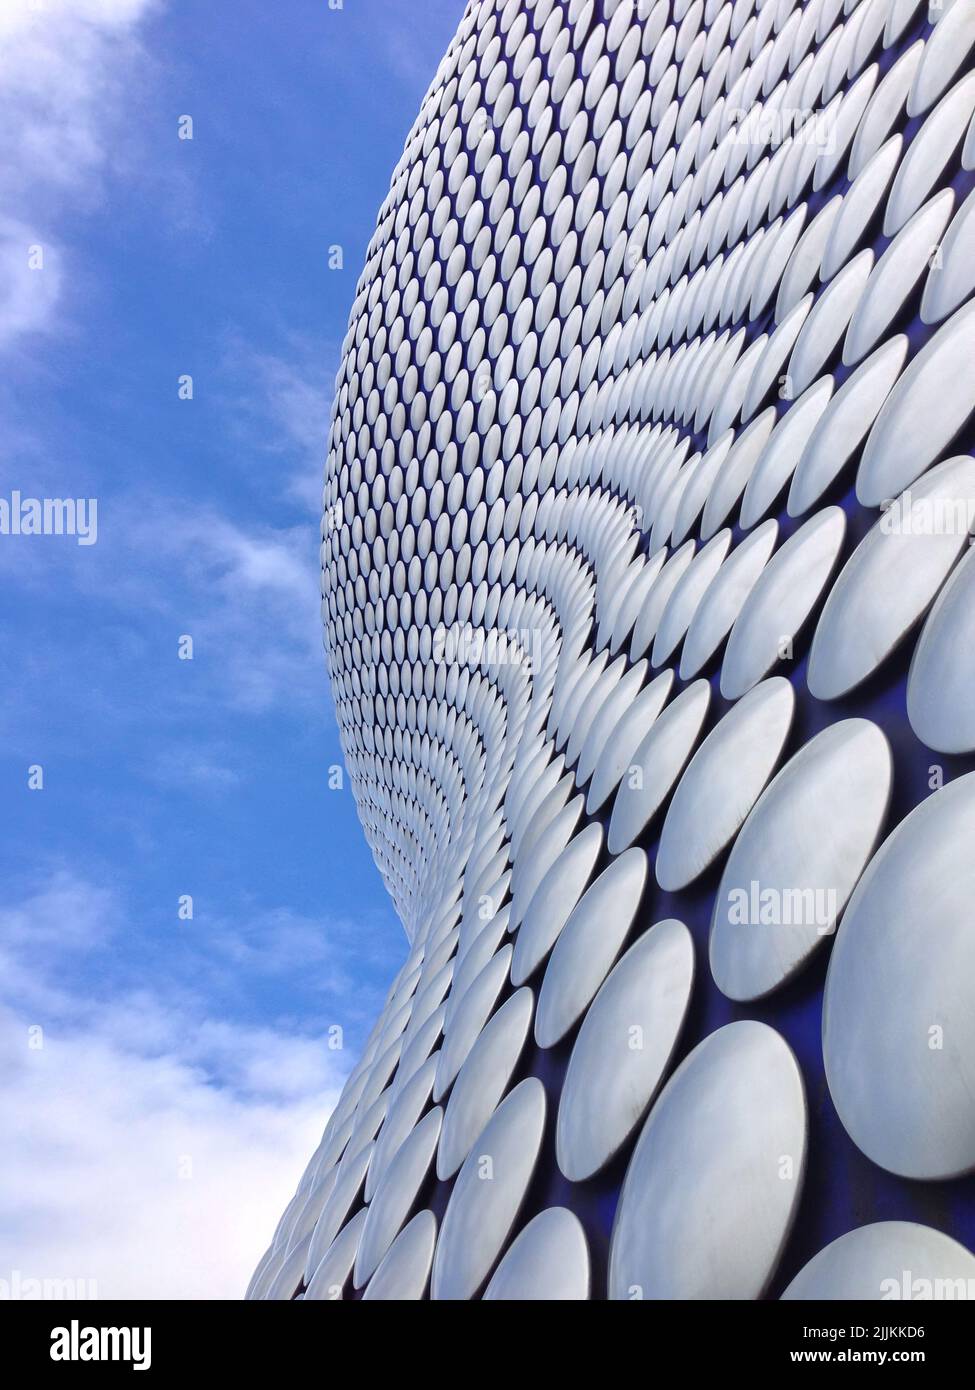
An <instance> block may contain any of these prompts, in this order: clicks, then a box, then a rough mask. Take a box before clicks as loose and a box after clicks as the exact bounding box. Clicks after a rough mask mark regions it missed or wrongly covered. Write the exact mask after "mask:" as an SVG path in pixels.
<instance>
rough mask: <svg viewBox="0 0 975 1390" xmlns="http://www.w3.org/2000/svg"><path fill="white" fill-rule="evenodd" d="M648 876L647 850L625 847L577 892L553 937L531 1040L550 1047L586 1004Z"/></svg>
mask: <svg viewBox="0 0 975 1390" xmlns="http://www.w3.org/2000/svg"><path fill="white" fill-rule="evenodd" d="M646 882H647V856H646V855H645V854H644V853H643V850H641V849H628V850H626V852H625V853H623V854H621V855H620V856H619V858H618V859H614V860H613V862H612V863H611V864H610V866H609V868H607V869H604V870H603V872H602V873H601V874H600V875H599V877H598V878H597V879H596V881H595V882H594V883H593V884H592V886H591V887H590V888H588V889H587V890H586V892H585V893H584V895H583V896H582V898H580V900H579V903H578V905H577V906H576V909H575V911H574V912H573V913H572V916H571V917H570V918H569V920H568V922H566V924H565V927H564V928H563V930H562V934H561V936H560V937H559V939H558V941H557V942H556V943H555V949H554V950H553V952H552V955H551V958H550V959H549V962H548V965H547V966H546V967H545V976H544V978H543V980H542V988H541V993H540V994H539V996H538V1008H537V1011H536V1013H535V1041H536V1042H537V1043H538V1045H539V1047H552V1046H554V1044H555V1043H557V1042H558V1041H559V1039H560V1038H562V1037H564V1036H565V1034H566V1033H567V1032H568V1030H569V1029H570V1028H571V1027H572V1025H573V1024H574V1023H575V1022H576V1021H577V1020H578V1018H579V1017H580V1016H581V1014H582V1013H583V1012H584V1011H585V1009H586V1008H587V1007H588V1005H589V1002H590V1000H591V999H592V997H593V995H594V994H595V993H596V991H597V990H598V988H599V986H600V985H601V984H602V982H603V980H604V979H605V977H606V974H607V972H608V970H609V969H610V967H611V965H612V964H613V961H614V960H615V959H616V957H617V955H618V954H619V952H620V949H621V948H622V946H623V943H624V941H625V940H626V938H627V936H628V934H629V931H630V928H631V926H632V924H633V919H634V918H635V916H636V913H637V909H638V907H639V905H640V899H641V898H642V896H643V890H644V888H645V886H646Z"/></svg>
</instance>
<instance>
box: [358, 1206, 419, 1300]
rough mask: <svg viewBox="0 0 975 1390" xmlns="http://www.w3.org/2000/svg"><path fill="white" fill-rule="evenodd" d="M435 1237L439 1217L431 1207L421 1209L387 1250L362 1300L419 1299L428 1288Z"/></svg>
mask: <svg viewBox="0 0 975 1390" xmlns="http://www.w3.org/2000/svg"><path fill="white" fill-rule="evenodd" d="M436 1240H437V1218H436V1217H435V1216H434V1214H433V1212H432V1211H418V1212H417V1214H416V1216H414V1217H413V1219H412V1220H411V1221H408V1222H407V1223H406V1225H405V1226H404V1227H403V1229H402V1230H401V1231H400V1233H399V1235H398V1236H397V1237H396V1239H395V1240H394V1241H393V1243H392V1245H391V1246H390V1247H389V1249H388V1250H387V1251H386V1254H385V1255H384V1256H383V1258H382V1261H381V1263H380V1264H379V1266H378V1268H377V1270H376V1272H375V1274H374V1275H373V1276H372V1278H371V1279H370V1280H369V1283H368V1284H367V1285H366V1288H365V1291H364V1293H363V1295H362V1300H363V1302H364V1303H365V1302H397V1303H405V1302H418V1301H419V1300H420V1299H421V1298H422V1297H423V1295H424V1293H425V1292H426V1287H427V1283H428V1281H429V1278H430V1266H431V1265H432V1264H433V1250H434V1246H435V1244H436Z"/></svg>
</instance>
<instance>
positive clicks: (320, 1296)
mask: <svg viewBox="0 0 975 1390" xmlns="http://www.w3.org/2000/svg"><path fill="white" fill-rule="evenodd" d="M368 1214H369V1212H368V1208H366V1207H363V1208H362V1209H361V1210H360V1211H357V1212H356V1214H355V1216H353V1217H352V1219H351V1221H349V1222H348V1224H347V1225H345V1226H343V1227H342V1229H341V1231H339V1233H338V1235H337V1236H336V1237H335V1239H334V1240H333V1241H332V1243H331V1245H330V1246H329V1247H328V1249H327V1250H326V1252H325V1254H324V1255H323V1256H322V1258H321V1259H320V1260H319V1262H318V1264H317V1266H316V1268H315V1271H314V1273H313V1274H312V1277H311V1278H310V1279H309V1280H308V1285H307V1288H306V1289H305V1302H306V1303H324V1302H329V1303H335V1302H337V1301H338V1300H340V1299H341V1298H342V1297H343V1294H344V1291H345V1287H346V1285H347V1284H348V1282H349V1275H350V1274H351V1273H352V1266H353V1264H354V1263H355V1257H356V1253H357V1252H358V1249H359V1242H360V1241H361V1239H362V1231H363V1227H364V1226H365V1224H366V1217H367V1216H368Z"/></svg>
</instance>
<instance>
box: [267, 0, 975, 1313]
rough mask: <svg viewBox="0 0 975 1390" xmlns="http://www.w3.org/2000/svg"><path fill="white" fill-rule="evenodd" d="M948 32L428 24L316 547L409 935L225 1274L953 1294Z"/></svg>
mask: <svg viewBox="0 0 975 1390" xmlns="http://www.w3.org/2000/svg"><path fill="white" fill-rule="evenodd" d="M973 46H975V5H973V4H972V3H971V0H945V3H944V4H943V5H941V6H939V7H938V8H937V9H934V8H932V9H931V10H930V11H929V10H928V8H927V7H926V5H925V4H923V3H920V4H919V3H918V0H845V3H844V0H808V3H805V4H800V3H796V0H647V2H646V3H644V0H639V2H638V0H507V3H504V0H470V3H469V4H468V5H467V7H466V10H464V11H463V15H462V17H461V18H460V24H459V28H458V30H457V34H456V36H455V38H454V40H453V42H452V43H451V45H450V47H449V49H448V51H447V53H446V55H445V57H444V59H443V61H442V63H441V65H440V68H439V71H438V72H437V74H436V76H435V77H434V79H433V82H432V84H431V86H430V89H429V91H428V93H427V95H426V97H425V98H424V101H423V103H422V106H421V109H420V113H419V115H418V117H417V120H416V123H415V125H414V127H413V129H412V130H411V131H410V133H409V135H408V137H407V140H406V145H405V148H404V151H403V155H402V158H401V159H400V161H399V163H398V164H397V166H396V169H395V170H394V172H393V176H392V181H391V187H390V191H389V194H388V196H387V198H386V201H385V202H384V203H383V205H382V207H381V208H380V211H379V215H378V219H377V224H376V230H375V234H374V235H373V238H372V240H371V242H370V244H369V247H368V249H367V252H366V259H365V267H364V269H363V272H362V275H361V278H360V280H359V283H358V286H357V289H356V295H355V302H354V304H353V306H352V312H351V318H350V324H349V331H348V336H347V338H346V340H345V344H344V349H343V356H342V365H341V369H340V372H339V377H338V382H337V389H336V396H335V407H334V414H333V420H332V428H331V436H330V452H329V458H328V465H327V474H326V484H325V518H324V525H323V533H322V536H323V543H322V552H321V553H322V617H323V623H324V629H325V640H326V648H327V653H328V664H329V673H330V678H331V686H332V691H333V694H334V698H335V704H336V709H337V713H338V720H339V725H340V729H341V737H342V742H343V748H344V753H345V758H346V762H347V766H348V771H349V775H350V779H351V785H352V787H353V790H354V795H355V798H356V803H357V807H358V812H359V816H360V818H361V821H362V825H363V829H364V832H365V834H366V836H367V838H368V841H369V843H370V845H371V847H372V851H373V854H374V857H375V861H376V864H377V866H378V868H379V871H380V873H381V875H382V877H383V880H384V882H385V884H386V886H387V888H388V890H389V893H390V896H391V898H392V900H393V902H394V904H395V906H396V910H397V912H398V914H399V916H400V918H401V919H402V922H403V926H404V928H405V931H406V936H407V939H408V943H409V944H408V952H407V956H406V960H405V962H404V964H403V966H402V968H401V969H400V971H399V973H398V974H397V976H396V978H395V979H394V980H393V981H392V983H391V985H390V989H389V994H388V999H387V1002H386V1006H385V1008H384V1009H383V1011H382V1014H381V1016H380V1017H379V1018H378V1019H377V1021H376V1024H375V1027H374V1029H373V1031H372V1034H371V1036H370V1038H369V1041H368V1042H367V1044H366V1047H365V1050H364V1052H363V1054H362V1057H361V1059H360V1060H359V1061H358V1063H357V1064H356V1066H355V1067H354V1069H353V1071H352V1073H351V1075H350V1077H349V1080H348V1084H347V1085H346V1087H345V1090H344V1093H343V1095H342V1098H341V1100H340V1101H339V1104H338V1106H337V1108H336V1110H335V1112H334V1113H333V1115H332V1116H331V1117H330V1118H329V1120H328V1123H327V1125H326V1126H325V1131H324V1134H323V1136H322V1140H321V1143H320V1145H319V1147H318V1149H317V1150H316V1152H315V1153H314V1155H313V1156H312V1158H311V1161H310V1163H309V1166H308V1169H307V1171H306V1173H305V1175H304V1177H303V1178H302V1180H301V1183H300V1185H299V1188H298V1190H297V1192H296V1194H295V1197H294V1199H293V1200H292V1202H291V1203H290V1205H289V1207H288V1209H287V1211H286V1212H285V1213H284V1215H283V1217H282V1220H281V1223H280V1226H279V1228H278V1231H277V1233H276V1234H275V1237H274V1240H273V1242H272V1245H271V1247H270V1249H269V1250H268V1252H267V1254H266V1255H265V1257H264V1259H263V1260H262V1262H261V1264H260V1266H259V1268H258V1270H257V1271H256V1273H255V1275H254V1278H253V1279H252V1281H251V1286H250V1289H249V1295H250V1296H251V1297H271V1298H285V1299H287V1298H292V1297H295V1296H298V1295H300V1296H302V1297H304V1298H307V1299H312V1298H338V1297H345V1298H353V1297H360V1296H363V1297H365V1298H403V1299H409V1298H421V1297H425V1296H428V1295H429V1296H430V1297H432V1298H436V1299H467V1298H478V1297H482V1296H483V1297H487V1298H513V1299H517V1298H587V1297H591V1298H604V1297H610V1298H625V1299H634V1298H647V1299H658V1298H687V1299H708V1298H743V1299H754V1298H762V1297H771V1298H777V1297H780V1296H782V1295H785V1296H788V1297H827V1298H829V1297H840V1296H851V1295H856V1296H860V1297H866V1298H884V1297H887V1298H892V1297H909V1296H919V1295H920V1296H923V1294H924V1290H925V1289H926V1288H927V1287H928V1285H930V1287H931V1289H933V1290H935V1292H934V1294H933V1296H938V1293H937V1289H938V1288H942V1287H946V1285H939V1284H937V1282H936V1281H938V1280H941V1281H958V1280H964V1281H968V1287H970V1288H971V1290H972V1292H973V1294H975V1257H973V1256H972V1254H971V1253H970V1250H971V1249H972V1248H973V1247H975V1179H973V1177H972V1176H971V1175H972V1171H973V1169H975V855H973V851H972V846H973V845H975V774H973V768H975V699H973V695H972V692H973V690H975V557H973V555H972V552H971V549H970V547H969V535H970V530H971V526H972V521H973V518H975V461H973V459H972V457H971V453H972V444H973V428H972V412H973V409H975V300H973V299H972V292H973V289H975V192H973V188H975V176H973V172H972V171H973V169H975V123H973V118H975V71H973V63H972V50H973ZM905 1281H906V1282H905ZM918 1281H920V1282H918ZM955 1287H956V1288H959V1287H961V1286H960V1285H958V1284H957V1283H956V1284H955Z"/></svg>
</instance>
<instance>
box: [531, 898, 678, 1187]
mask: <svg viewBox="0 0 975 1390" xmlns="http://www.w3.org/2000/svg"><path fill="white" fill-rule="evenodd" d="M693 980H694V943H693V941H692V939H691V934H690V932H689V931H688V930H687V928H686V927H685V926H684V924H683V922H678V921H677V920H676V919H674V918H668V919H667V920H665V921H663V922H658V923H657V924H656V925H655V926H653V927H651V928H650V930H649V931H647V932H644V934H643V935H642V936H641V937H640V938H639V940H638V941H636V942H634V944H633V945H632V946H631V947H630V948H629V950H628V951H627V952H626V953H625V955H623V956H622V957H621V958H620V959H619V961H617V963H616V965H615V966H614V967H613V969H612V970H611V971H610V973H609V975H608V976H607V977H606V979H605V980H604V982H603V984H602V986H601V987H600V989H599V992H598V994H597V995H596V997H595V999H594V1000H593V1002H592V1004H591V1005H590V1007H589V1011H588V1013H587V1014H586V1016H585V1018H584V1020H583V1023H582V1027H581V1028H580V1029H579V1035H578V1037H577V1038H576V1041H575V1045H574V1047H573V1049H572V1056H571V1058H570V1059H569V1066H568V1070H567V1071H566V1075H565V1084H564V1086H563V1088H562V1099H561V1101H560V1102H559V1113H558V1121H557V1125H556V1132H555V1146H556V1157H557V1160H558V1165H559V1167H560V1168H561V1170H562V1172H563V1173H564V1174H565V1176H566V1177H567V1178H569V1179H571V1180H572V1181H573V1182H582V1181H584V1180H585V1179H586V1178H589V1177H591V1176H592V1175H593V1173H596V1172H598V1171H599V1169H600V1168H602V1167H603V1166H604V1165H605V1164H606V1163H608V1162H609V1160H610V1159H611V1158H612V1157H613V1155H614V1154H616V1153H617V1152H618V1151H619V1149H620V1147H621V1146H622V1145H623V1143H624V1142H625V1141H626V1139H627V1137H628V1136H629V1134H630V1133H631V1132H632V1131H633V1130H634V1129H635V1128H636V1126H637V1125H638V1124H639V1123H640V1121H641V1120H642V1118H643V1116H644V1114H645V1113H646V1110H647V1108H648V1106H649V1105H650V1103H651V1101H652V1099H653V1096H654V1094H655V1093H656V1090H657V1088H658V1086H659V1085H660V1082H661V1080H662V1078H663V1077H664V1075H665V1074H666V1071H667V1067H668V1065H669V1063H670V1059H671V1057H672V1056H673V1052H674V1048H675V1046H676V1044H677V1039H678V1037H679V1035H680V1031H681V1027H682V1026H683V1022H684V1017H685V1014H686V1012H687V1006H688V1003H689V1002H690V995H691V986H692V984H693Z"/></svg>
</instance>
